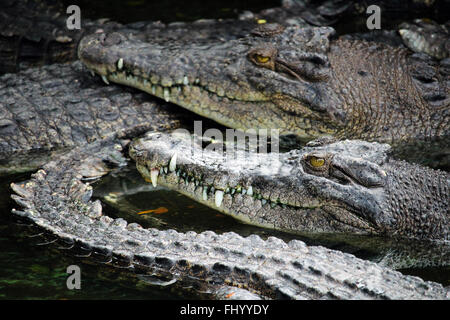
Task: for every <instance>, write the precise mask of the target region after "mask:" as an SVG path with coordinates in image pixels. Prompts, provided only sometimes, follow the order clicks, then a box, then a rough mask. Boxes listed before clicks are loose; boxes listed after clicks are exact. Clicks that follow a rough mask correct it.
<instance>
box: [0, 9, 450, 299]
mask: <svg viewBox="0 0 450 320" xmlns="http://www.w3.org/2000/svg"><path fill="white" fill-rule="evenodd" d="M197 2H198V3H197ZM99 3H101V4H100V5H99ZM205 3H207V5H205ZM277 5H278V1H261V0H257V1H238V0H236V1H231V0H227V1H220V2H219V1H208V2H204V1H202V2H201V3H200V2H199V1H179V0H172V1H158V2H155V1H153V2H152V1H148V2H145V1H140V0H138V1H122V2H120V3H119V1H98V2H97V1H96V2H93V1H84V2H83V1H82V2H81V4H80V6H81V8H82V9H83V8H89V10H87V11H88V12H89V15H90V16H91V17H110V18H111V19H112V20H117V21H121V22H131V21H139V20H162V21H164V22H170V21H176V20H184V21H191V20H195V19H198V18H218V17H222V18H227V17H235V16H236V12H241V11H242V10H246V9H247V10H248V9H251V10H252V11H258V10H261V9H263V8H269V7H274V6H277ZM345 28H348V26H346V25H343V26H342V29H345ZM129 171H130V172H129V174H128V175H127V177H126V178H123V177H112V176H109V177H107V178H105V179H103V180H102V181H100V182H98V183H97V184H95V187H96V196H97V197H98V198H100V199H102V200H103V201H104V203H105V209H104V212H105V213H107V214H108V215H111V216H113V217H119V216H120V217H123V218H125V219H126V220H127V221H129V222H138V223H140V224H141V225H143V226H144V227H158V228H162V229H169V228H173V229H176V230H178V231H182V232H185V231H189V230H194V231H197V232H201V231H204V230H213V231H215V232H217V233H223V232H228V231H234V232H237V233H239V234H241V235H249V234H259V235H260V236H261V237H263V238H266V237H268V236H271V235H273V236H277V237H280V238H282V239H284V240H290V239H292V238H299V239H301V240H303V241H306V242H307V243H308V244H322V245H326V246H327V247H330V248H333V249H338V250H343V251H347V252H351V253H353V254H355V255H357V256H359V257H361V258H369V259H373V258H374V257H376V255H377V250H376V249H375V248H358V247H357V246H355V245H353V244H349V243H348V241H347V240H348V239H339V238H335V237H331V238H326V237H325V238H311V237H307V236H302V237H299V236H297V237H294V236H293V235H289V234H285V233H281V232H276V231H272V230H266V229H261V228H256V227H252V226H248V225H245V224H242V223H239V222H237V221H235V220H233V219H231V218H229V217H227V216H224V215H222V214H220V213H218V212H216V211H214V210H212V209H210V208H207V207H205V206H203V205H200V204H197V203H196V202H193V201H191V200H190V199H188V198H186V197H184V196H182V195H179V194H176V193H174V192H171V191H169V190H167V189H164V188H157V189H152V188H151V187H150V186H148V185H147V186H144V185H141V186H139V188H141V189H139V190H135V189H133V188H135V187H136V186H135V185H134V184H131V185H128V186H127V185H126V183H125V187H124V182H123V181H131V180H133V181H134V180H135V179H136V172H135V171H134V172H133V169H130V170H129ZM27 177H28V175H27V174H21V175H13V176H8V177H0V299H105V298H106V299H179V298H185V299H190V298H208V296H207V295H201V294H199V293H197V292H195V291H192V290H190V289H188V288H186V289H183V288H179V287H172V286H168V287H161V286H158V285H152V284H150V283H149V281H148V279H143V278H142V277H140V276H138V275H135V274H132V273H130V272H126V271H121V270H118V269H112V268H109V267H106V266H104V265H98V264H94V263H92V262H90V261H89V259H84V258H83V257H76V256H73V255H68V254H65V252H64V250H59V249H57V248H55V247H53V246H52V245H47V244H45V241H44V240H43V239H42V237H40V236H39V234H40V231H39V230H36V229H35V228H34V227H30V226H27V225H23V224H21V223H18V222H17V221H16V219H15V218H14V217H13V216H12V215H11V214H10V211H11V209H12V208H13V207H14V204H13V202H12V201H11V200H10V197H9V195H10V189H9V184H10V182H12V181H21V180H24V179H26V178H27ZM115 184H116V185H120V188H118V189H114V187H113V186H114V185H115ZM124 191H127V192H125V194H124V195H122V194H121V193H123V192H124ZM117 199H119V200H120V201H118V202H117V201H116V200H117ZM145 211H147V213H142V212H145ZM139 213H141V214H139ZM377 241H378V240H377ZM377 243H378V244H379V242H377ZM73 264H75V265H78V266H80V267H81V270H82V284H81V290H68V289H67V286H66V280H67V277H68V274H67V273H66V268H67V266H69V265H73ZM402 272H404V273H407V274H413V275H418V276H420V277H422V278H424V279H426V280H433V281H437V282H440V283H442V284H443V285H446V286H447V285H450V268H449V267H427V268H409V269H405V270H402ZM150 282H151V281H150Z"/></svg>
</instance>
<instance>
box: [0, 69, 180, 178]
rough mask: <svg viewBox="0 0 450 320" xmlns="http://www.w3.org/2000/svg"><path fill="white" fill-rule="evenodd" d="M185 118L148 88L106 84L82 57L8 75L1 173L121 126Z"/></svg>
mask: <svg viewBox="0 0 450 320" xmlns="http://www.w3.org/2000/svg"><path fill="white" fill-rule="evenodd" d="M185 118H186V116H185V115H183V113H182V112H180V110H178V111H177V110H176V108H174V106H170V105H168V104H162V103H161V102H159V101H158V102H156V101H154V100H152V99H151V98H149V97H148V96H147V95H145V94H144V93H140V92H136V91H134V90H127V89H126V88H120V87H118V86H109V87H106V86H104V85H103V83H102V81H101V80H100V79H99V78H97V79H95V78H93V77H91V76H90V75H89V74H88V73H87V72H86V70H85V69H84V68H83V67H82V65H81V63H80V62H79V61H78V62H74V63H72V64H54V65H50V66H45V67H42V68H30V69H27V70H25V71H21V72H19V73H17V74H6V75H3V76H1V77H0V172H2V173H4V172H14V171H29V170H33V169H36V168H37V167H39V166H40V165H42V164H44V163H45V162H46V161H48V159H49V158H51V157H52V156H55V154H57V153H61V152H65V151H67V149H71V148H74V147H76V146H79V145H83V144H86V143H88V142H91V141H94V140H97V139H102V138H104V137H106V136H108V135H110V134H112V133H113V132H115V131H117V130H121V129H125V128H127V129H133V128H134V130H136V134H138V133H144V132H145V131H147V130H149V129H151V128H154V129H158V128H159V130H164V129H170V128H172V129H173V128H177V127H178V126H179V125H180V123H181V122H182V121H183V119H185Z"/></svg>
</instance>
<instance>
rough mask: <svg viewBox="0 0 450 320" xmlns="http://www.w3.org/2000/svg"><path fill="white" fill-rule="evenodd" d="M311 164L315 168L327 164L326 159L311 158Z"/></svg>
mask: <svg viewBox="0 0 450 320" xmlns="http://www.w3.org/2000/svg"><path fill="white" fill-rule="evenodd" d="M309 164H310V165H311V166H312V167H314V168H320V167H322V166H323V165H324V164H325V159H322V158H317V157H311V158H309Z"/></svg>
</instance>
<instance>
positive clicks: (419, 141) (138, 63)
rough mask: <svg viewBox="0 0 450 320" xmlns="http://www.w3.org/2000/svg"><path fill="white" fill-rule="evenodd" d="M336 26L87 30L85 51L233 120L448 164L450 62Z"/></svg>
mask: <svg viewBox="0 0 450 320" xmlns="http://www.w3.org/2000/svg"><path fill="white" fill-rule="evenodd" d="M283 29H284V30H283ZM333 33H334V30H333V29H332V28H328V27H323V28H296V27H287V28H283V27H282V26H279V25H273V24H267V25H261V26H259V28H258V29H257V30H255V31H254V32H253V33H252V34H250V35H248V36H247V37H245V38H242V39H238V40H231V41H227V42H216V43H213V42H211V43H210V44H209V45H204V44H203V45H198V44H195V43H193V44H186V45H171V46H164V45H159V44H151V43H146V42H140V41H136V40H135V39H130V38H129V37H127V36H126V35H124V34H120V33H112V34H107V35H92V36H87V37H85V38H84V39H83V40H82V42H81V43H80V47H79V57H80V59H81V61H82V62H83V63H84V64H85V65H86V66H88V68H90V69H92V70H94V71H95V72H96V73H98V74H100V75H103V76H104V77H106V78H107V79H109V81H113V82H117V83H121V84H126V85H130V86H133V87H136V88H139V89H142V90H144V91H146V92H148V93H150V94H153V95H156V96H158V97H160V98H163V99H165V100H166V101H171V102H174V103H176V104H178V105H180V106H183V107H185V108H187V109H189V110H191V111H194V112H196V113H198V114H200V115H202V116H205V117H208V118H211V119H213V120H215V121H218V122H219V123H221V124H224V125H226V126H228V127H231V128H237V129H244V130H245V129H257V128H268V129H279V130H280V132H281V133H282V134H295V135H297V136H299V137H301V138H304V139H308V140H309V139H312V138H316V137H320V136H323V135H329V134H332V135H334V136H336V137H338V138H358V139H364V140H368V141H379V142H387V143H390V144H392V145H393V146H394V148H395V150H398V151H399V153H400V154H402V155H407V156H408V159H409V160H412V161H420V160H422V161H423V160H424V159H432V160H430V163H432V162H433V161H435V163H434V165H436V166H446V165H447V164H448V163H449V162H448V160H449V159H448V157H449V155H448V154H447V153H445V151H444V152H443V151H442V150H443V149H444V150H445V149H447V150H448V147H450V145H449V144H450V138H449V132H450V122H449V121H450V117H449V110H450V108H449V88H448V83H449V81H448V77H449V75H450V72H449V67H448V63H449V62H448V61H446V60H442V61H441V62H436V61H434V60H432V59H431V58H429V57H427V56H424V55H422V54H412V53H411V52H410V51H409V50H406V49H403V48H392V47H389V46H386V45H383V44H380V43H376V44H374V43H372V42H365V41H357V40H342V39H334V38H333ZM258 59H259V60H258ZM266 60H267V61H266ZM119 61H120V63H119ZM408 151H409V152H408Z"/></svg>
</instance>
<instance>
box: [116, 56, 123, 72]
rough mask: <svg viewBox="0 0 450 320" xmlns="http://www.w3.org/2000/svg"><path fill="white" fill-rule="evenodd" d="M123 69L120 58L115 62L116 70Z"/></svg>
mask: <svg viewBox="0 0 450 320" xmlns="http://www.w3.org/2000/svg"><path fill="white" fill-rule="evenodd" d="M122 68H123V59H122V58H120V59H119V61H117V69H119V70H122Z"/></svg>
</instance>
